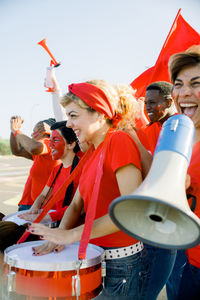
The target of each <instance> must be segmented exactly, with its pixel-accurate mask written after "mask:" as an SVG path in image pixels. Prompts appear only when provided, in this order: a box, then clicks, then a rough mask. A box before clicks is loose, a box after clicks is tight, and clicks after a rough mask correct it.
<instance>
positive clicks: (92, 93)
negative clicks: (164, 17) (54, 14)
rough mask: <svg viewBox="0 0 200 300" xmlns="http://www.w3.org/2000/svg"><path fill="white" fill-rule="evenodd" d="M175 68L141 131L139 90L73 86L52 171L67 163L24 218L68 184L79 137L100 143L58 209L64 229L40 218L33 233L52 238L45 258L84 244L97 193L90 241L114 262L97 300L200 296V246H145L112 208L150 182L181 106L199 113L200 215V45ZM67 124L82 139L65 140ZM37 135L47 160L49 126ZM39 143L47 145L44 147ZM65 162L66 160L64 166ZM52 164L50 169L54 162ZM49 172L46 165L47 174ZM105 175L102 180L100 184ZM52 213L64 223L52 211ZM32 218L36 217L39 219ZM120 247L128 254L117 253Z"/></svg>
mask: <svg viewBox="0 0 200 300" xmlns="http://www.w3.org/2000/svg"><path fill="white" fill-rule="evenodd" d="M169 72H170V76H171V82H172V85H171V84H168V83H164V82H157V83H153V84H151V85H150V86H148V88H147V93H146V97H145V106H146V112H147V114H148V117H149V119H150V123H149V124H148V125H147V126H146V127H145V128H139V129H138V128H137V133H138V135H136V132H135V130H134V129H133V128H135V127H137V119H138V118H139V117H141V109H140V106H139V104H138V102H137V100H136V99H135V97H134V91H133V90H132V88H131V87H129V86H126V85H116V86H114V85H110V84H108V83H107V82H105V81H102V80H92V81H88V82H84V83H78V84H71V85H69V87H68V93H67V94H66V95H64V96H63V97H62V98H61V102H60V103H61V105H62V106H63V107H64V110H65V113H66V117H67V123H66V124H63V123H62V122H61V123H62V126H61V127H60V125H59V124H58V122H57V123H55V127H54V125H53V126H51V130H52V132H51V136H50V148H51V155H52V166H51V168H53V164H56V165H58V164H59V166H60V167H59V166H55V165H54V169H53V173H51V176H50V178H49V179H48V181H47V178H46V180H45V183H44V185H43V188H41V190H40V191H38V194H37V195H33V193H32V194H31V197H32V200H33V202H34V204H33V202H32V203H30V202H27V203H26V205H32V204H33V205H32V207H31V208H30V211H28V212H27V213H25V214H24V217H27V216H28V215H29V217H30V216H31V215H32V214H37V213H38V209H40V208H41V207H42V205H43V204H44V203H45V201H47V200H48V199H49V197H51V196H52V195H53V189H54V187H55V189H56V184H58V185H60V184H62V180H64V178H65V179H66V177H67V176H69V174H70V170H71V168H72V167H71V166H72V164H73V161H74V159H75V157H80V156H81V155H82V154H80V156H79V152H77V151H75V147H77V148H78V144H77V140H76V138H77V139H78V143H79V145H81V146H82V145H87V146H88V148H89V147H90V149H91V148H92V150H93V151H92V154H91V155H90V157H89V159H88V160H87V162H86V163H85V164H84V166H83V169H82V172H81V175H80V178H78V179H77V182H74V186H73V189H74V190H73V191H72V192H71V194H70V198H72V196H73V195H74V196H73V199H72V200H71V199H70V200H69V199H68V200H67V201H68V202H67V205H64V206H63V203H65V204H66V202H65V201H64V200H61V201H60V202H62V204H61V205H60V204H58V207H57V208H58V209H59V210H60V209H61V211H62V213H61V214H60V215H59V218H61V217H62V219H61V221H60V223H59V226H58V227H56V228H49V227H47V226H45V225H43V224H35V223H33V224H32V225H31V226H30V227H29V228H28V231H29V232H30V233H31V234H33V235H37V236H42V238H43V239H45V240H47V241H46V242H45V243H44V244H43V245H40V246H38V247H35V248H34V250H33V251H34V255H44V254H46V253H49V252H51V251H55V252H57V253H59V252H60V251H62V249H63V248H64V245H67V244H72V243H75V242H78V241H80V239H81V236H82V232H83V229H84V224H82V222H80V219H81V218H82V216H83V215H84V213H85V214H86V215H87V212H88V210H89V209H90V206H91V205H90V203H91V202H92V201H93V198H94V193H93V190H95V191H96V195H95V197H96V200H97V203H96V210H95V217H94V221H93V226H92V231H91V235H90V242H91V243H93V244H95V245H98V246H100V247H102V248H104V250H105V261H106V277H105V281H104V288H103V291H102V292H101V293H100V295H99V296H98V297H97V299H113V298H115V299H134V300H141V299H145V300H150V299H151V300H153V299H156V298H157V297H158V294H159V292H160V291H161V289H162V288H163V286H164V285H165V284H167V295H168V299H169V300H173V299H199V298H200V246H196V247H194V248H192V249H187V251H186V252H185V251H176V250H172V249H167V250H166V249H159V248H157V247H152V246H149V245H146V244H143V243H142V242H140V241H138V240H136V239H134V238H132V237H130V236H129V235H127V234H126V233H124V232H123V231H121V230H119V228H118V227H117V226H116V225H115V224H114V223H113V222H112V221H111V218H110V216H109V213H108V211H109V205H110V203H111V202H112V201H113V200H114V199H115V198H117V197H119V196H121V195H127V194H130V193H132V192H133V191H134V190H135V189H136V188H137V187H138V186H139V185H140V184H141V183H142V180H143V179H144V176H146V174H147V173H148V170H149V168H150V165H151V162H152V155H151V154H153V151H154V148H155V145H156V142H157V138H158V135H159V132H160V129H161V126H162V124H163V122H164V121H165V120H166V119H167V118H169V117H170V116H172V115H173V114H174V113H175V110H174V104H175V106H176V109H177V113H180V114H185V115H187V116H188V117H189V118H191V120H192V121H193V123H194V126H195V129H196V135H195V144H194V148H193V154H192V159H191V163H190V166H189V169H188V174H189V176H188V178H189V180H188V181H187V186H186V189H187V191H186V192H187V193H189V194H192V195H193V196H194V197H196V207H195V209H194V212H195V214H196V215H197V216H198V217H199V216H200V210H199V208H200V206H199V201H200V200H199V186H200V182H199V176H198V172H199V171H198V170H199V159H198V156H199V143H200V129H199V128H200V113H199V110H200V49H199V47H192V48H191V49H188V50H187V51H186V52H184V53H179V54H175V55H173V56H172V57H171V58H170V62H169ZM12 122H14V123H15V121H12V120H11V124H12ZM16 122H17V121H16ZM57 126H58V127H57ZM66 126H67V129H66V130H69V131H70V130H71V132H70V135H71V136H73V134H74V139H71V140H70V141H69V140H67V138H66V137H65V133H64V131H65V129H63V128H64V127H65V128H66ZM11 128H12V133H11V135H12V140H14V139H15V142H16V144H18V146H19V149H21V150H22V151H25V150H27V148H26V147H27V145H29V147H30V143H29V142H30V141H29V140H28V137H26V136H25V135H23V134H22V133H21V131H20V128H17V126H15V127H14V125H11ZM61 128H62V129H61ZM34 135H36V136H37V137H36V138H35V137H34V143H35V147H32V148H31V147H30V148H31V150H32V151H33V149H34V151H35V152H34V151H33V152H31V151H30V148H29V149H28V150H27V152H28V153H29V155H30V153H31V155H30V156H32V158H33V160H34V157H35V155H36V156H37V155H38V157H42V156H45V155H46V154H47V153H50V151H49V152H48V150H47V149H48V146H47V145H46V144H45V141H43V138H46V135H48V133H47V132H45V131H44V128H42V129H38V125H37V127H36V129H35V130H34ZM41 135H43V138H42V139H41ZM23 136H24V137H23ZM37 138H38V139H37ZM13 143H14V142H13ZM39 143H41V144H42V146H39ZM25 144H26V145H25ZM36 146H37V147H38V148H37V147H36ZM36 148H37V150H36ZM77 150H78V149H77ZM70 151H71V152H70ZM78 151H79V150H78ZM69 153H70V154H69ZM150 153H151V154H150ZM47 155H48V154H47ZM66 157H67V158H66ZM27 158H28V157H27ZM70 159H71V160H70ZM59 160H61V161H62V163H63V166H62V167H61V163H60V161H59ZM66 162H67V163H66ZM34 163H35V161H34ZM47 165H48V166H49V163H47ZM45 168H46V167H45ZM43 169H44V167H42V170H41V172H42V171H43ZM68 169H69V170H68ZM35 174H36V173H35ZM49 174H50V172H49ZM32 176H33V177H34V172H33V173H32V174H31V173H30V178H29V182H27V185H29V184H30V185H32V180H33V178H32ZM40 176H41V175H40ZM36 177H37V176H36ZM97 177H99V178H100V179H99V182H98V184H97V180H96V178H97ZM55 178H56V181H57V180H58V178H60V179H59V180H58V181H57V183H55V182H56V181H55ZM54 181H55V182H54ZM52 183H53V186H52ZM77 186H78V187H77ZM33 187H34V186H33ZM167 188H173V187H167ZM75 189H76V192H75ZM65 195H66V194H65ZM65 195H63V198H65ZM20 205H23V203H20ZM61 206H62V207H61ZM63 207H64V209H63ZM66 207H67V209H66ZM25 208H27V207H25ZM57 208H56V209H57ZM22 209H23V207H22ZM48 217H50V218H51V219H52V220H53V221H58V219H57V218H54V217H52V215H51V213H50V214H49V215H48ZM29 220H30V221H31V218H30V219H29ZM121 250H122V251H121ZM116 252H119V253H120V254H119V256H117V257H116V255H115V253H116Z"/></svg>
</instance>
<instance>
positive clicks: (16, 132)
mask: <svg viewBox="0 0 200 300" xmlns="http://www.w3.org/2000/svg"><path fill="white" fill-rule="evenodd" d="M18 133H19V130H16V131H15V133H14V136H15V138H16V136H17V134H18Z"/></svg>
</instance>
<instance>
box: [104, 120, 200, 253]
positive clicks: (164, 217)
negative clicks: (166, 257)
mask: <svg viewBox="0 0 200 300" xmlns="http://www.w3.org/2000/svg"><path fill="white" fill-rule="evenodd" d="M194 133H195V129H194V125H193V122H192V121H191V120H190V119H189V118H188V117H187V116H185V115H175V116H173V117H171V118H169V119H168V120H167V121H166V122H165V123H164V124H163V127H162V130H161V132H160V135H159V139H158V142H157V145H156V150H155V153H154V158H153V162H152V166H151V169H150V171H149V173H148V175H147V177H146V178H145V180H144V181H143V183H142V184H141V185H140V186H139V188H137V189H136V190H135V191H134V192H133V193H132V194H130V195H127V196H122V197H119V198H117V199H115V200H114V201H113V202H112V203H111V205H110V208H109V214H110V217H111V219H112V221H113V222H114V223H115V224H116V225H117V226H118V227H119V228H120V229H121V230H123V231H124V232H126V233H127V234H129V235H131V236H133V237H134V238H136V239H138V240H140V241H143V242H145V243H147V244H150V245H153V246H157V247H160V248H166V249H173V248H174V249H186V248H190V247H193V246H195V245H197V244H198V243H200V221H199V218H198V217H197V216H196V215H195V214H194V213H193V212H192V211H191V209H190V207H189V205H188V201H187V198H186V192H185V178H186V173H187V168H188V164H189V162H190V158H191V153H192V146H193V141H194Z"/></svg>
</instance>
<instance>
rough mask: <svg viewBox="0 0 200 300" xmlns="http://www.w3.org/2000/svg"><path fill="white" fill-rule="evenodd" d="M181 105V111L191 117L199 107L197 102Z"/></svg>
mask: <svg viewBox="0 0 200 300" xmlns="http://www.w3.org/2000/svg"><path fill="white" fill-rule="evenodd" d="M179 106H180V108H181V112H182V113H183V114H184V115H186V116H188V117H189V118H192V117H193V115H194V114H195V112H196V110H197V107H198V105H197V104H195V103H180V104H179Z"/></svg>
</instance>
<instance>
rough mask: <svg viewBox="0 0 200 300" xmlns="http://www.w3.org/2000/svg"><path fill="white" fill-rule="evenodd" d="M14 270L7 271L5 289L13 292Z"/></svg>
mask: <svg viewBox="0 0 200 300" xmlns="http://www.w3.org/2000/svg"><path fill="white" fill-rule="evenodd" d="M15 275H16V274H15V272H14V271H11V270H10V271H9V273H8V274H7V291H8V292H9V293H10V292H15Z"/></svg>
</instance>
